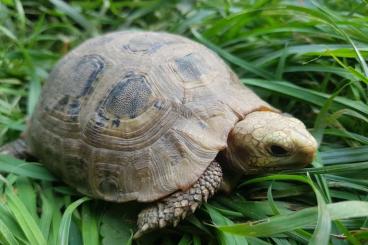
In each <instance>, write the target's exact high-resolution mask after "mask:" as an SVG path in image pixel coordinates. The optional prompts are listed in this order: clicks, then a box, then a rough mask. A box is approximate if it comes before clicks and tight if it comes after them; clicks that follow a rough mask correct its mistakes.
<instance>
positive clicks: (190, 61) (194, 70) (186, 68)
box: [175, 54, 204, 81]
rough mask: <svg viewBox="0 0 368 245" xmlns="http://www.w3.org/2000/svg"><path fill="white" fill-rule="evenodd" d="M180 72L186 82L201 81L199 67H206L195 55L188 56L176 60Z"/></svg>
mask: <svg viewBox="0 0 368 245" xmlns="http://www.w3.org/2000/svg"><path fill="white" fill-rule="evenodd" d="M175 63H176V66H177V67H178V72H179V73H180V75H182V76H183V78H184V79H185V80H188V81H193V80H199V79H200V77H201V74H202V72H201V70H200V68H199V67H203V66H204V62H203V61H202V59H201V58H200V57H198V56H197V55H195V54H188V55H186V56H184V57H181V58H177V59H175Z"/></svg>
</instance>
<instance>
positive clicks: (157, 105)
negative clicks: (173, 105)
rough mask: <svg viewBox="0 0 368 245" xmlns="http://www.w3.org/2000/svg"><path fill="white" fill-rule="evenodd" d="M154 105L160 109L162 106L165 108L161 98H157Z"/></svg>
mask: <svg viewBox="0 0 368 245" xmlns="http://www.w3.org/2000/svg"><path fill="white" fill-rule="evenodd" d="M153 106H154V107H155V108H157V109H158V110H161V109H162V108H164V106H163V103H162V101H160V100H157V101H156V102H155V104H154V105H153Z"/></svg>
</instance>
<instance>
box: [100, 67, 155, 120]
mask: <svg viewBox="0 0 368 245" xmlns="http://www.w3.org/2000/svg"><path fill="white" fill-rule="evenodd" d="M151 94H152V92H151V89H150V87H149V85H148V83H147V81H146V79H145V77H144V76H142V75H140V74H134V73H132V72H131V73H128V74H127V75H126V76H125V77H124V78H123V79H122V80H121V81H119V82H118V83H117V84H116V85H115V87H114V88H113V89H112V91H111V92H110V94H109V95H108V96H107V99H106V102H105V108H106V110H107V111H108V112H109V113H111V114H113V115H114V116H115V117H117V118H135V117H137V116H139V115H140V114H141V113H143V112H144V110H145V109H146V108H147V107H148V102H149V99H150V97H151Z"/></svg>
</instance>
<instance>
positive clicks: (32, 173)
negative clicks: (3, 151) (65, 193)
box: [0, 155, 56, 181]
mask: <svg viewBox="0 0 368 245" xmlns="http://www.w3.org/2000/svg"><path fill="white" fill-rule="evenodd" d="M0 171H3V172H7V173H14V174H18V175H20V176H26V177H31V178H34V179H40V180H46V181H54V180H56V178H55V177H54V176H53V175H52V174H51V173H50V172H49V171H47V170H46V169H45V168H44V167H43V166H42V165H40V164H36V163H29V162H25V161H23V160H19V159H16V158H13V157H10V156H6V155H0Z"/></svg>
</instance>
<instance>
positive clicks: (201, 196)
mask: <svg viewBox="0 0 368 245" xmlns="http://www.w3.org/2000/svg"><path fill="white" fill-rule="evenodd" d="M221 181H222V170H221V167H220V165H219V164H218V163H217V162H212V163H211V164H210V165H209V166H208V167H207V169H206V171H205V172H204V173H203V174H202V176H201V177H200V178H199V179H198V180H197V181H196V182H195V183H194V184H193V185H192V187H190V188H189V189H188V190H186V191H178V192H175V193H174V194H172V195H170V196H168V197H166V198H164V199H162V200H160V201H158V202H157V203H155V204H154V205H153V206H151V207H148V208H146V209H144V210H142V211H141V212H140V214H139V215H138V221H137V223H138V231H137V232H136V233H135V234H134V238H135V239H136V238H139V237H141V236H142V235H143V234H144V233H147V232H149V231H152V230H155V229H158V228H163V227H166V226H176V225H177V224H178V223H179V221H180V220H183V219H185V218H186V217H187V216H188V215H190V214H192V213H194V211H195V210H196V209H197V208H198V207H199V206H200V205H201V204H202V202H207V198H209V197H211V196H213V195H214V194H215V192H216V191H217V190H218V189H219V187H220V185H221Z"/></svg>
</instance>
